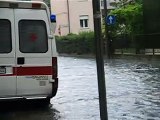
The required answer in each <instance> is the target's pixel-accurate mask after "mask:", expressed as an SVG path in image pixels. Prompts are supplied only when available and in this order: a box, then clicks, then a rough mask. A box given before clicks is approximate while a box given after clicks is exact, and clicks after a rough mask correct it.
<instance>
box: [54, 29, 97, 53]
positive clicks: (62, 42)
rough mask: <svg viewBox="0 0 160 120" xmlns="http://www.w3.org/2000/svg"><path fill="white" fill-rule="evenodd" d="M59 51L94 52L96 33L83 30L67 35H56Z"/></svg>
mask: <svg viewBox="0 0 160 120" xmlns="http://www.w3.org/2000/svg"><path fill="white" fill-rule="evenodd" d="M56 43H57V50H58V52H59V53H68V54H71V53H76V54H89V53H93V52H94V44H93V43H94V33H93V32H82V33H79V35H77V34H69V35H66V36H56Z"/></svg>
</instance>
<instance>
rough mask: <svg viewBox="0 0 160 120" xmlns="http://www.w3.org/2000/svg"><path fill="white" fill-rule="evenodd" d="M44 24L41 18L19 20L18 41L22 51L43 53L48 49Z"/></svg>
mask: <svg viewBox="0 0 160 120" xmlns="http://www.w3.org/2000/svg"><path fill="white" fill-rule="evenodd" d="M47 39H48V37H47V30H46V24H45V22H44V21H42V20H21V21H19V41H20V51H21V52H22V53H45V52H47V51H48V40H47Z"/></svg>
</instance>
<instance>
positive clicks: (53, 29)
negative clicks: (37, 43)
mask: <svg viewBox="0 0 160 120" xmlns="http://www.w3.org/2000/svg"><path fill="white" fill-rule="evenodd" d="M50 20H51V30H52V32H53V33H55V30H56V15H54V14H51V16H50Z"/></svg>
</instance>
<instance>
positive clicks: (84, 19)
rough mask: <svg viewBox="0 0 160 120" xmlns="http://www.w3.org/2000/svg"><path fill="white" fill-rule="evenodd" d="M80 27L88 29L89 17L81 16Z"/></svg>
mask: <svg viewBox="0 0 160 120" xmlns="http://www.w3.org/2000/svg"><path fill="white" fill-rule="evenodd" d="M80 27H81V28H88V15H82V16H80Z"/></svg>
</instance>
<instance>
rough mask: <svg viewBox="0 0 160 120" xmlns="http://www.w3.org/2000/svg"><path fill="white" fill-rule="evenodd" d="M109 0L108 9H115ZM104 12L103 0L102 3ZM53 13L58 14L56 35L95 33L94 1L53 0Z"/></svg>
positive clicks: (111, 0)
mask: <svg viewBox="0 0 160 120" xmlns="http://www.w3.org/2000/svg"><path fill="white" fill-rule="evenodd" d="M116 1H117V0H108V1H107V8H108V9H114V8H115V7H112V6H111V3H113V2H116ZM100 5H101V7H100V8H101V9H102V10H103V8H104V4H103V0H101V1H100ZM51 11H52V13H54V14H56V17H57V28H56V33H55V34H56V35H59V36H62V35H67V34H69V33H75V34H78V33H80V32H83V31H94V25H93V8H92V0H51Z"/></svg>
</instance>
